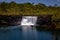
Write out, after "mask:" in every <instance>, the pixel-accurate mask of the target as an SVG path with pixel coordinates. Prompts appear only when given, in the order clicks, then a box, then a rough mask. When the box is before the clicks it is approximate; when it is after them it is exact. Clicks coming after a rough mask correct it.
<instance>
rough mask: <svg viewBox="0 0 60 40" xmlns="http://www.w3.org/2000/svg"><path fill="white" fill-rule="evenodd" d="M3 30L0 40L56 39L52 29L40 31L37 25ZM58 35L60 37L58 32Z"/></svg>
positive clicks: (0, 32)
mask: <svg viewBox="0 0 60 40" xmlns="http://www.w3.org/2000/svg"><path fill="white" fill-rule="evenodd" d="M2 31H3V32H2ZM2 31H1V30H0V40H55V38H54V37H56V35H55V33H52V32H51V31H38V30H36V28H35V27H29V26H24V27H18V28H15V29H9V30H6V31H4V30H2ZM57 37H58V39H60V35H59V34H58V33H57Z"/></svg>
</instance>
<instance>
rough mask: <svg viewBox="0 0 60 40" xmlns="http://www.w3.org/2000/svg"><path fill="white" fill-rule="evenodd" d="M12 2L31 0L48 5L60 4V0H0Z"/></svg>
mask: <svg viewBox="0 0 60 40" xmlns="http://www.w3.org/2000/svg"><path fill="white" fill-rule="evenodd" d="M3 1H5V2H11V1H15V2H17V3H24V2H31V3H33V2H34V3H35V4H37V3H43V4H46V5H54V4H58V5H60V0H0V2H3Z"/></svg>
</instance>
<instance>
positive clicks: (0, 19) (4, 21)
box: [0, 16, 22, 26]
mask: <svg viewBox="0 0 60 40" xmlns="http://www.w3.org/2000/svg"><path fill="white" fill-rule="evenodd" d="M21 19H22V16H0V26H1V25H7V26H14V25H20V23H21Z"/></svg>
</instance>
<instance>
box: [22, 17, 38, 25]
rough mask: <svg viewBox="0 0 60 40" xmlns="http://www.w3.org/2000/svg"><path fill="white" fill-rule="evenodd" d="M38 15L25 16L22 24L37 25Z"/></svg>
mask: <svg viewBox="0 0 60 40" xmlns="http://www.w3.org/2000/svg"><path fill="white" fill-rule="evenodd" d="M36 21H37V17H36V16H23V18H22V21H21V25H22V26H23V25H27V26H30V25H36Z"/></svg>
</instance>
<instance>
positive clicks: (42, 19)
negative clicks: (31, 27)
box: [37, 15, 52, 25]
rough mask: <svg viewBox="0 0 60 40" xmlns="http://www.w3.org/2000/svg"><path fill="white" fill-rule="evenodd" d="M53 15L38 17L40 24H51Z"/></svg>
mask: <svg viewBox="0 0 60 40" xmlns="http://www.w3.org/2000/svg"><path fill="white" fill-rule="evenodd" d="M51 20H52V18H51V15H41V16H38V18H37V24H38V25H50V24H51Z"/></svg>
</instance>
